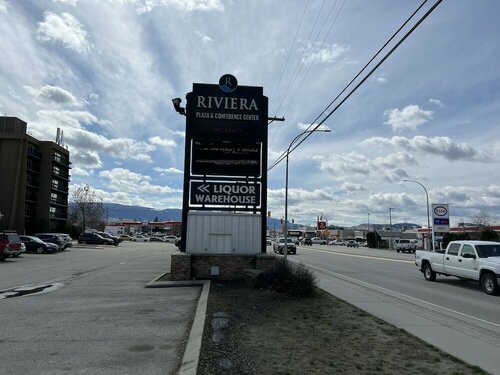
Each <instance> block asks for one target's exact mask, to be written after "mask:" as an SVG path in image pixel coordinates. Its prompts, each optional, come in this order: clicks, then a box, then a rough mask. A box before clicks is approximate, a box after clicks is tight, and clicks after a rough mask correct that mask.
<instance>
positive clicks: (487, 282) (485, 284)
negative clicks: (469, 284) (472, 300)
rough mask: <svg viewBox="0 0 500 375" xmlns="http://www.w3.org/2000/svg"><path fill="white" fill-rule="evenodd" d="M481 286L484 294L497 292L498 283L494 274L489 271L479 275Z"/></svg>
mask: <svg viewBox="0 0 500 375" xmlns="http://www.w3.org/2000/svg"><path fill="white" fill-rule="evenodd" d="M480 283H481V288H482V289H483V291H484V292H485V293H486V294H489V295H496V294H498V283H497V279H496V277H495V275H493V274H492V273H490V272H486V273H483V275H482V276H481V280H480Z"/></svg>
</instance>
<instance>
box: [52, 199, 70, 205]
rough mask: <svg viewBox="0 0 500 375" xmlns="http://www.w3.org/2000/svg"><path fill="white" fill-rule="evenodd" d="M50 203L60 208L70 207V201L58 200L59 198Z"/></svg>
mask: <svg viewBox="0 0 500 375" xmlns="http://www.w3.org/2000/svg"><path fill="white" fill-rule="evenodd" d="M50 203H52V204H57V205H59V206H67V205H68V201H65V200H64V199H57V198H50Z"/></svg>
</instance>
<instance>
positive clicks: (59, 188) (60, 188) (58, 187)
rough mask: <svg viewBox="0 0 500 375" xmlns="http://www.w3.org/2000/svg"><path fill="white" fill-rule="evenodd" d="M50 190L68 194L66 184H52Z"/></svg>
mask: <svg viewBox="0 0 500 375" xmlns="http://www.w3.org/2000/svg"><path fill="white" fill-rule="evenodd" d="M52 190H55V191H57V192H60V193H64V194H68V187H67V186H61V185H56V184H52Z"/></svg>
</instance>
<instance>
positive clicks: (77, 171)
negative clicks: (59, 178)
mask: <svg viewBox="0 0 500 375" xmlns="http://www.w3.org/2000/svg"><path fill="white" fill-rule="evenodd" d="M90 175H91V173H90V172H89V171H88V170H87V169H84V168H79V167H73V168H72V169H71V176H84V177H88V176H90Z"/></svg>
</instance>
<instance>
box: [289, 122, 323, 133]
mask: <svg viewBox="0 0 500 375" xmlns="http://www.w3.org/2000/svg"><path fill="white" fill-rule="evenodd" d="M317 125H318V124H304V123H302V122H299V123H298V124H297V128H299V130H306V129H309V130H312V129H314V128H315V127H316V126H317ZM325 130H331V129H330V127H329V126H328V125H325V124H322V125H321V126H320V127H319V128H318V129H316V131H320V132H321V131H325Z"/></svg>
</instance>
